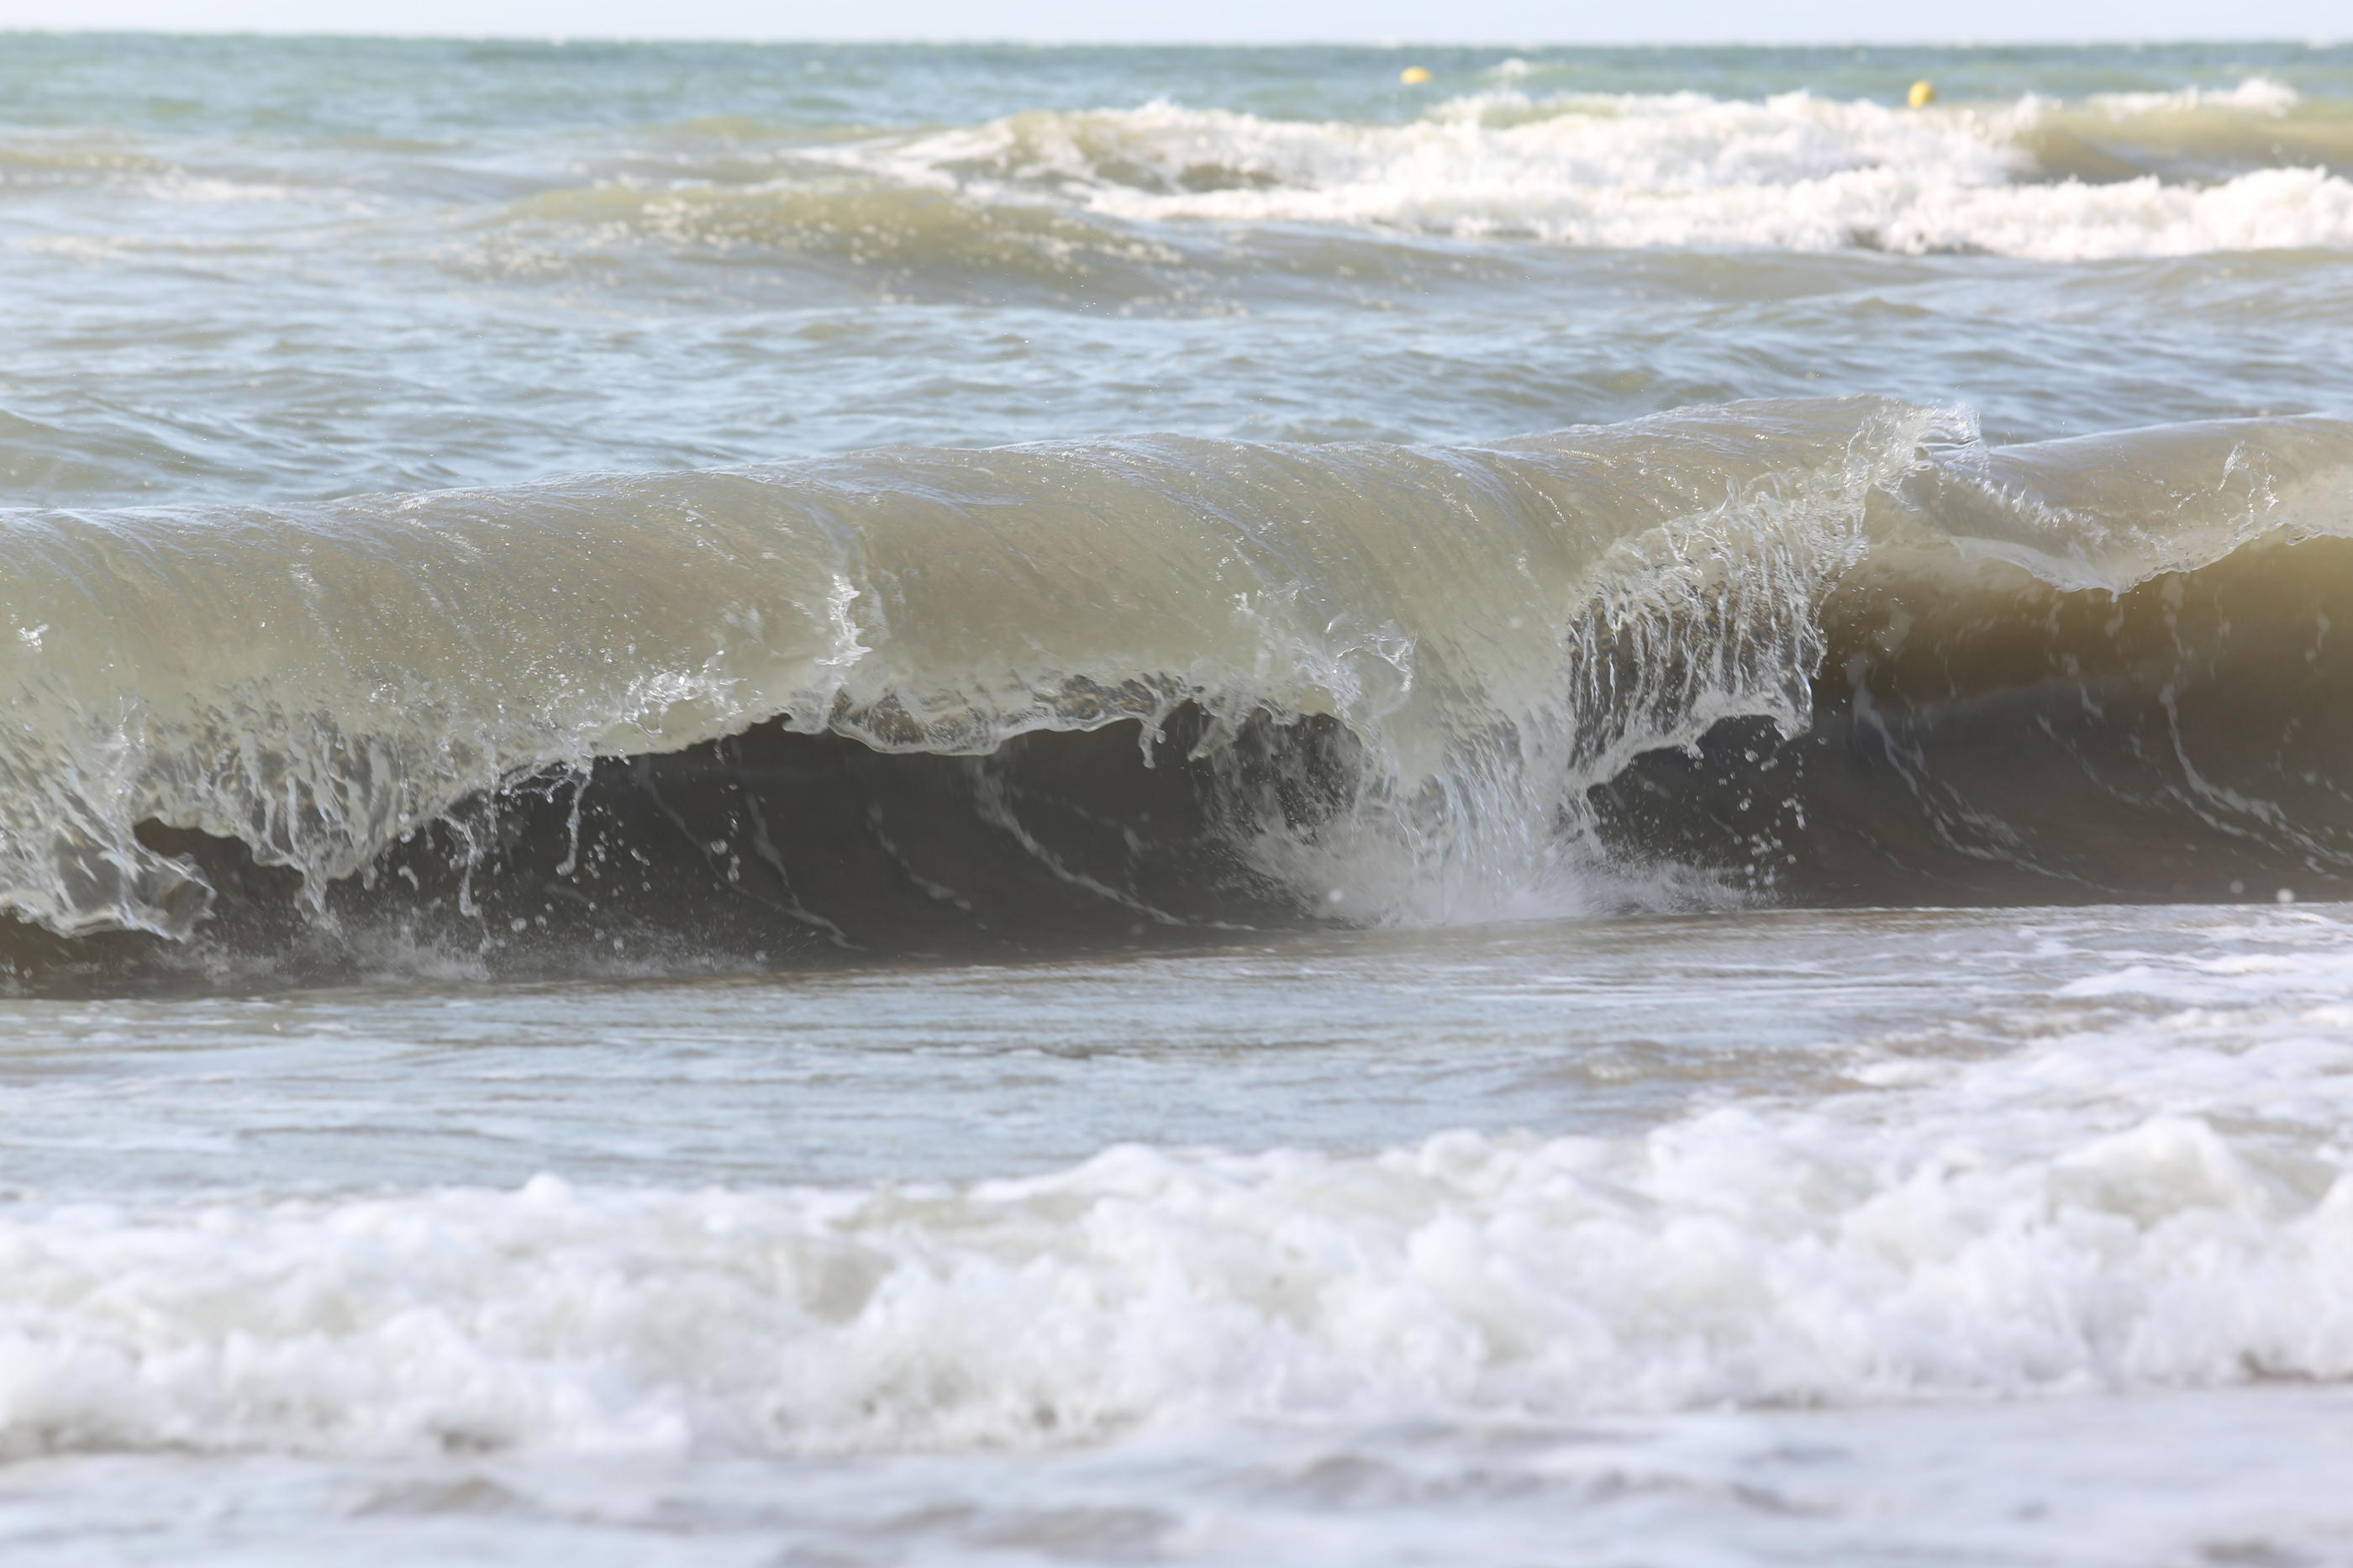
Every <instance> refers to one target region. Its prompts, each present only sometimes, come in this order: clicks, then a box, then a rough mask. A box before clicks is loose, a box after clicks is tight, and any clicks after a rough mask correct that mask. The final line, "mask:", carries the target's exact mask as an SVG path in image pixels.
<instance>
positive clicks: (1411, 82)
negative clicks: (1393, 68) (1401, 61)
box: [1398, 66, 1430, 87]
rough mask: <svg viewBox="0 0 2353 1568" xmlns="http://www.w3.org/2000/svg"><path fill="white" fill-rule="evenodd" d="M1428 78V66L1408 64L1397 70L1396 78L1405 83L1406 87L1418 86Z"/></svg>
mask: <svg viewBox="0 0 2353 1568" xmlns="http://www.w3.org/2000/svg"><path fill="white" fill-rule="evenodd" d="M1429 79H1430V68H1429V67H1428V66H1408V67H1406V68H1405V69H1403V70H1401V71H1399V72H1398V80H1399V81H1401V82H1403V83H1405V84H1406V86H1408V87H1419V86H1420V85H1421V84H1422V83H1423V82H1426V81H1428V80H1429Z"/></svg>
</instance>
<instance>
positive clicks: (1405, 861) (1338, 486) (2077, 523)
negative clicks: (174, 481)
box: [0, 398, 2353, 973]
mask: <svg viewBox="0 0 2353 1568" xmlns="http://www.w3.org/2000/svg"><path fill="white" fill-rule="evenodd" d="M2348 540H2353V426H2348V425H2347V424H2346V423H2344V422H2342V421H2337V420H2332V419H2327V418H2320V417H2316V416H2306V417H2297V418H2275V419H2269V420H2249V421H2238V422H2227V423H2221V424H2211V425H2201V426H2173V427H2163V428H2156V429H2150V430H2145V431H2135V432H2124V433H2120V434H2116V435H2112V436H2105V437H2089V438H2084V439H2079V440H2073V441H2057V442H2048V443H2042V444H2040V445H2035V446H2026V447H2009V448H2002V449H1989V448H1987V447H1984V446H1983V445H1982V444H1981V443H1979V442H1978V440H1977V439H1976V437H1975V436H1974V432H1973V430H1972V427H1971V426H1970V424H1969V422H1968V419H1967V418H1966V416H1963V415H1960V414H1958V413H1956V412H1954V411H1949V410H1936V409H1930V408H1922V407H1915V406H1912V405H1905V404H1902V403H1897V402H1894V401H1891V400H1886V399H1876V398H1844V399H1827V400H1819V401H1796V402H1782V403H1764V404H1746V405H1728V406H1725V407H1721V408H1714V409H1695V410H1687V411H1683V412H1679V413H1676V414H1671V415H1662V416H1653V417H1651V418H1648V419H1642V420H1637V421H1634V422H1632V423H1630V424H1626V425H1620V426H1595V427H1584V428H1577V429H1572V430H1567V431H1562V432H1557V433H1555V434H1552V435H1547V436H1541V437H1522V438H1516V439H1514V440H1510V441H1505V442H1501V443H1497V444H1495V445H1493V446H1489V447H1460V448H1446V447H1386V446H1377V445H1335V446H1328V447H1281V446H1261V445H1252V444H1249V443H1242V442H1231V441H1208V440H1193V439H1182V438H1177V437H1139V438H1133V439H1125V440H1117V441H1109V440H1105V441H1092V442H1079V443H1071V444H1063V445H1048V446H1038V447H1010V448H1000V449H996V450H987V451H954V450H927V449H918V448H897V449H886V450H882V451H877V452H873V453H869V454H864V455H861V456H856V457H849V458H834V459H827V460H821V461H813V462H806V463H797V464H790V465H783V466H778V467H773V468H744V469H735V470H723V471H714V472H705V473H683V474H668V475H645V476H612V477H596V476H592V477H586V478H581V479H568V480H562V481H554V482H549V483H543V484H536V485H526V486H520V487H515V488H512V489H499V490H481V491H450V492H443V493H435V494H421V495H413V496H389V497H380V498H369V499H362V500H353V501H346V502H338V503H332V504H328V505H319V506H311V507H297V508H285V509H260V508H247V509H228V510H219V509H185V510H170V509H143V510H126V511H114V512H79V513H73V512H34V511H19V512H15V513H9V514H5V527H0V552H5V557H6V561H7V565H8V571H7V574H6V576H5V585H0V633H5V637H0V658H5V688H0V689H5V690H6V692H7V693H8V697H7V700H6V704H5V709H0V902H5V906H6V907H7V908H8V909H9V910H12V911H14V912H15V914H16V915H17V916H18V917H20V918H21V919H22V920H24V921H28V922H31V923H32V925H34V926H37V927H41V928H46V930H47V931H48V932H51V933H55V934H54V935H53V936H47V937H41V936H37V933H35V932H34V931H31V930H30V928H29V927H28V928H27V929H26V931H24V932H23V933H22V940H21V941H20V942H18V958H19V960H20V961H21V963H24V964H25V965H26V966H28V967H27V968H26V973H32V972H33V971H34V970H38V969H41V968H43V967H44V966H52V965H62V966H64V968H65V969H68V970H70V969H72V968H73V967H74V966H75V965H77V964H79V963H98V965H99V969H100V972H101V973H102V972H103V971H104V963H103V962H100V960H101V959H102V958H103V956H104V955H103V954H102V953H101V952H100V951H99V950H97V949H92V948H90V945H89V940H94V939H96V938H97V937H99V936H100V934H101V933H105V932H108V931H116V932H126V931H128V932H147V933H153V934H154V935H160V936H164V937H170V938H178V939H186V938H190V937H197V936H201V937H203V938H204V939H205V940H204V941H201V942H197V943H195V948H194V949H193V950H191V951H193V952H207V951H213V950H216V949H219V948H221V947H222V946H223V945H224V944H226V945H227V946H228V947H231V948H235V947H239V946H240V945H241V946H242V947H243V948H245V949H249V950H251V951H255V952H268V953H270V954H274V955H278V956H280V957H283V956H285V955H287V954H299V953H300V952H303V951H305V950H306V948H307V949H314V950H317V951H319V952H346V956H348V953H347V950H348V948H349V947H350V944H351V942H353V938H354V933H355V932H357V931H362V930H367V931H373V932H374V933H375V937H376V938H380V939H381V938H385V936H386V933H387V932H390V933H392V934H393V936H395V937H396V938H397V940H398V941H399V942H410V943H413V944H418V945H419V947H420V950H421V949H422V948H423V947H432V946H434V945H436V944H438V945H439V947H440V948H442V949H445V950H446V949H451V948H452V947H454V948H455V949H456V950H458V951H463V952H476V953H495V952H510V953H511V955H512V959H513V961H514V962H515V963H520V964H522V965H523V966H525V967H528V966H529V965H530V964H532V963H550V962H554V963H558V964H559V966H561V965H562V964H565V963H574V962H575V961H579V960H580V959H581V958H582V956H583V955H589V956H594V957H596V959H597V960H598V961H599V962H607V961H613V960H614V955H615V954H616V953H617V952H625V953H627V954H628V961H629V962H632V963H636V962H644V963H654V964H656V965H660V964H664V963H689V964H696V963H712V962H718V963H736V962H745V963H749V962H755V961H756V962H768V961H781V960H782V959H783V958H785V957H786V956H787V955H789V954H793V953H797V952H811V951H815V952H845V951H867V952H891V951H906V950H915V949H920V950H924V951H935V950H938V949H940V948H942V947H944V946H953V945H955V944H957V943H958V942H967V941H988V942H998V941H1015V942H1044V943H1046V944H1048V945H1051V944H1053V943H1055V942H1071V941H1084V940H1089V939H1093V938H1101V937H1103V936H1104V935H1106V934H1112V933H1117V934H1125V933H1128V932H1130V931H1136V932H1142V931H1174V930H1186V929H1209V930H1215V929H1219V928H1220V927H1221V926H1229V925H1231V924H1234V923H1236V922H1240V923H1254V922H1260V921H1298V920H1321V919H1337V920H1343V921H1351V922H1366V921H1371V922H1379V921H1454V920H1473V919H1489V918H1496V917H1499V916H1507V915H1511V914H1514V913H1525V912H1538V911H1541V910H1563V909H1577V908H1593V907H1601V906H1604V905H1609V904H1613V903H1623V902H1626V901H1632V902H1636V903H1643V902H1651V903H1657V902H1666V903H1670V904H1672V903H1676V902H1688V901H1691V900H1704V901H1705V900H1716V901H1721V900H1726V899H1746V898H1755V897H1765V898H1773V899H1784V900H1798V901H1813V902H1820V901H1831V902H1883V903H1921V902H1928V903H1936V902H1954V901H1968V900H1971V899H1976V898H1996V897H1998V898H2002V899H2007V900H2033V899H2036V898H2044V899H2055V900H2080V899H2087V898H2109V897H2230V896H2237V895H2241V894H2244V893H2246V892H2247V890H2248V889H2255V890H2256V891H2257V892H2267V891H2268V890H2270V889H2274V888H2276V887H2289V888H2291V889H2303V890H2304V891H2305V892H2306V893H2307V894H2309V893H2311V892H2313V891H2316V890H2321V889H2342V888H2344V887H2345V886H2346V885H2347V882H2348V878H2353V804H2348V802H2349V801H2353V797H2348V795H2347V794H2346V786H2347V784H2348V783H2353V731H2348V728H2347V726H2346V725H2345V723H2344V721H2343V718H2342V715H2343V714H2344V713H2345V712H2346V711H2348V709H2347V707H2346V705H2345V702H2344V696H2345V685H2346V683H2347V682H2348V681H2353V643H2348V639H2346V638H2345V637H2342V636H2340V635H2337V630H2336V628H2337V625H2338V623H2339V622H2340V621H2341V620H2343V619H2344V618H2345V617H2347V616H2348V615H2353V543H2348ZM60 939H85V940H80V941H76V940H60ZM102 945H103V944H101V947H102ZM565 954H570V955H571V956H570V957H568V958H567V957H565V956H564V955H565ZM551 955H554V956H551ZM322 962H323V960H322Z"/></svg>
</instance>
